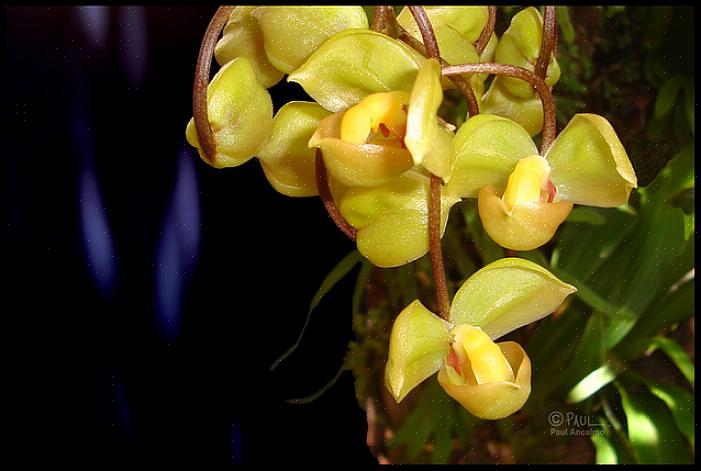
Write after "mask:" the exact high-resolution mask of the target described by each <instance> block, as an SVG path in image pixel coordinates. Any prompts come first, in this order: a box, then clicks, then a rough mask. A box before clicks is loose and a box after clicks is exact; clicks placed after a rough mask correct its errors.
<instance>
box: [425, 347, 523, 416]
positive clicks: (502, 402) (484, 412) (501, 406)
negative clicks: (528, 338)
mask: <svg viewBox="0 0 701 471" xmlns="http://www.w3.org/2000/svg"><path fill="white" fill-rule="evenodd" d="M497 345H498V346H499V347H500V348H501V351H502V352H503V353H504V356H505V357H506V359H507V361H508V362H509V364H510V365H511V368H512V369H513V371H514V374H515V376H516V377H515V379H514V381H513V382H511V381H500V382H494V383H483V384H478V383H477V380H476V379H475V377H474V375H473V374H471V373H470V374H466V375H465V376H466V381H465V382H464V384H454V383H453V381H451V378H450V376H449V375H448V371H447V369H448V368H450V366H448V365H444V366H443V368H441V369H440V371H439V372H438V382H439V383H440V385H441V386H443V389H444V390H445V392H446V393H448V395H449V396H450V397H452V398H453V399H455V400H456V401H458V402H459V403H460V404H461V405H462V406H463V407H464V408H465V409H467V411H468V412H469V413H470V414H472V415H474V416H476V417H480V418H482V419H486V420H497V419H503V418H504V417H507V416H509V415H511V414H513V413H514V412H516V411H517V410H519V409H521V408H522V407H523V405H524V404H525V403H526V401H527V400H528V396H530V394H531V360H530V359H529V358H528V355H526V352H525V351H524V350H523V348H522V347H521V346H520V345H519V344H517V343H516V342H501V343H498V344H497ZM468 370H469V369H468ZM468 372H469V371H468Z"/></svg>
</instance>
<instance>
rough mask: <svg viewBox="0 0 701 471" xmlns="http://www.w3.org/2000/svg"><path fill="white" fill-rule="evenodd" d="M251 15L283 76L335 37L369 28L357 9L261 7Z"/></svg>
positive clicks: (272, 61)
mask: <svg viewBox="0 0 701 471" xmlns="http://www.w3.org/2000/svg"><path fill="white" fill-rule="evenodd" d="M251 15H253V17H254V18H255V19H256V20H257V21H258V24H259V25H260V28H261V30H262V31H263V38H264V44H265V53H266V55H267V56H268V60H269V61H270V63H271V64H273V65H274V66H275V68H277V69H278V70H280V71H282V72H284V73H286V74H290V73H292V72H293V71H294V70H296V69H297V68H298V67H299V66H301V65H302V64H303V63H304V61H306V60H307V59H308V58H309V56H311V55H312V53H313V52H314V51H316V50H317V49H318V48H319V46H321V44H322V43H323V42H324V41H326V40H327V39H328V38H330V37H331V36H333V35H334V34H336V33H339V32H341V31H344V30H347V29H354V28H361V29H362V28H365V29H367V28H368V18H367V16H366V15H365V11H364V10H363V7H360V6H353V7H350V6H323V7H310V6H304V7H303V6H298V7H287V6H262V7H258V8H256V9H254V10H253V12H252V13H251Z"/></svg>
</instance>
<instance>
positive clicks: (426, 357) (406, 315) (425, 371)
mask: <svg viewBox="0 0 701 471" xmlns="http://www.w3.org/2000/svg"><path fill="white" fill-rule="evenodd" d="M449 330H450V324H448V323H447V322H446V321H444V320H443V319H441V318H440V317H438V316H437V315H435V314H434V313H432V312H431V311H429V310H428V309H426V308H425V307H424V305H423V304H421V302H420V301H419V300H416V301H414V302H412V303H411V304H409V305H408V306H407V307H405V308H404V310H403V311H402V312H401V313H400V314H399V316H397V318H396V319H395V321H394V325H392V333H391V334H390V337H389V356H388V359H387V366H386V368H385V385H386V386H387V389H388V390H389V392H390V393H392V396H393V397H394V400H395V401H397V402H401V401H402V399H404V398H405V397H406V395H407V394H409V392H410V391H411V390H412V389H414V388H415V387H416V386H417V385H418V384H419V383H421V382H422V381H423V380H425V379H426V378H428V377H429V376H431V375H432V374H434V373H435V372H436V371H438V369H439V368H440V367H441V365H442V364H443V358H444V357H445V355H446V353H447V352H448V348H449V346H448V331H449Z"/></svg>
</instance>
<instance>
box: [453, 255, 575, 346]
mask: <svg viewBox="0 0 701 471" xmlns="http://www.w3.org/2000/svg"><path fill="white" fill-rule="evenodd" d="M575 290H576V289H575V288H574V286H571V285H568V284H567V283H563V282H562V281H560V280H558V279H557V278H556V277H555V276H554V275H553V274H552V273H550V272H549V271H548V270H546V269H545V268H543V267H541V266H539V265H537V264H535V263H533V262H530V261H527V260H522V259H519V258H503V259H501V260H497V261H496V262H493V263H490V264H489V265H487V266H486V267H484V268H482V269H481V270H479V271H478V272H477V273H475V274H474V275H472V276H471V277H470V278H469V279H468V280H467V281H465V283H463V285H462V286H461V287H460V289H459V290H458V292H457V293H456V294H455V298H454V299H453V305H452V307H451V309H450V322H452V323H453V324H455V325H461V324H466V325H471V326H476V327H480V328H481V329H482V330H484V331H485V332H486V333H487V334H488V335H489V336H490V337H491V338H492V339H496V338H499V337H501V336H502V335H505V334H507V333H509V332H511V331H512V330H515V329H517V328H519V327H521V326H523V325H526V324H530V323H531V322H535V321H537V320H538V319H542V318H543V317H545V316H547V315H548V314H550V313H551V312H553V311H554V310H555V309H557V307H558V306H560V304H562V302H563V301H564V300H565V298H566V297H567V296H568V295H570V294H572V293H573V292H574V291H575Z"/></svg>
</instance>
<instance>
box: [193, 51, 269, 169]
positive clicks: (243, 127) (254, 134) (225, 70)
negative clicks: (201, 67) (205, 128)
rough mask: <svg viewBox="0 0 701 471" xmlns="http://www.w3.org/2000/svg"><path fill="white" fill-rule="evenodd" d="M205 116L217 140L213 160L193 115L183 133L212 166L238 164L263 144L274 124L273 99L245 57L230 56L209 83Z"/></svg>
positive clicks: (249, 157)
mask: <svg viewBox="0 0 701 471" xmlns="http://www.w3.org/2000/svg"><path fill="white" fill-rule="evenodd" d="M207 116H208V118H209V122H210V125H211V127H212V132H213V133H214V140H215V143H216V155H215V156H214V159H213V160H212V161H210V160H209V159H207V158H206V157H205V155H204V153H203V152H202V149H201V148H200V143H199V140H198V138H197V130H196V128H195V121H194V119H190V122H189V123H188V125H187V129H186V131H185V135H186V138H187V142H189V143H190V145H192V146H193V147H196V148H197V150H198V152H199V154H200V157H201V158H202V160H204V161H205V162H207V163H208V164H210V165H212V166H213V167H216V168H223V167H236V166H238V165H241V164H243V163H245V162H247V161H248V160H250V159H251V158H252V157H253V156H254V155H255V154H256V153H257V152H258V150H259V149H260V148H261V147H262V146H263V144H264V143H265V140H266V139H267V138H268V134H269V132H270V129H271V127H272V124H273V102H272V99H271V98H270V94H269V93H268V90H266V89H265V88H264V87H263V86H262V85H261V84H260V82H259V81H258V79H257V78H256V73H255V70H254V69H253V66H252V65H251V61H249V60H248V59H247V58H245V57H237V58H236V59H234V60H232V61H231V62H229V63H228V64H226V65H225V66H224V67H222V68H221V69H220V70H219V72H217V74H216V75H215V76H214V78H213V79H212V81H211V82H210V83H209V85H208V86H207Z"/></svg>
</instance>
